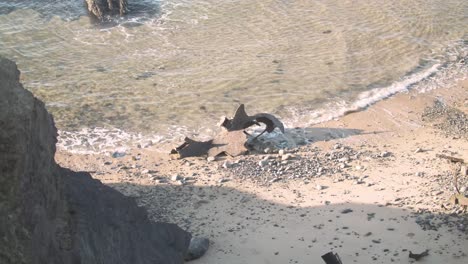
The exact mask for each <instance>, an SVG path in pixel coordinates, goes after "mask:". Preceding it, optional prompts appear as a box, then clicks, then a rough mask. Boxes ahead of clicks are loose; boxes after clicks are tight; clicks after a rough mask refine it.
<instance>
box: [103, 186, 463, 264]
mask: <svg viewBox="0 0 468 264" xmlns="http://www.w3.org/2000/svg"><path fill="white" fill-rule="evenodd" d="M228 185H229V183H228ZM110 186H112V187H113V188H116V189H117V190H119V191H121V192H122V193H124V194H126V195H129V196H132V197H136V198H137V201H138V203H139V204H140V205H141V206H144V207H145V208H147V210H148V212H149V215H150V218H151V219H152V220H154V221H169V222H175V223H177V224H178V225H179V226H181V227H182V228H184V229H186V230H188V231H190V232H192V233H194V234H196V235H202V236H206V237H209V238H210V239H211V241H212V245H211V248H210V250H209V251H208V252H207V254H206V255H205V256H204V257H202V258H201V259H199V260H196V261H193V262H191V263H194V264H196V263H205V264H210V263H246V264H250V263H304V264H305V263H323V261H322V260H321V258H320V256H321V255H323V254H325V253H327V252H329V251H334V252H336V253H338V254H339V255H340V257H341V259H342V261H343V263H344V264H349V263H411V262H412V261H411V260H410V259H409V257H408V255H409V251H413V253H420V252H422V251H424V250H426V249H429V251H430V252H429V254H430V255H429V256H427V257H425V258H424V259H422V261H421V262H422V263H452V264H456V263H467V262H466V261H467V257H466V253H467V252H466V251H467V248H466V245H467V244H466V243H467V242H466V241H467V238H468V237H467V233H466V232H462V231H459V230H457V227H456V226H450V224H441V223H444V222H450V221H448V220H449V219H450V218H451V217H452V216H449V215H434V214H431V213H424V214H416V213H414V212H412V211H411V210H408V209H401V208H393V207H389V206H384V205H382V203H384V202H383V201H378V200H376V201H369V204H356V203H345V204H335V203H333V201H332V202H329V201H325V200H323V198H321V195H320V194H319V193H318V192H317V195H314V196H313V197H316V198H313V199H312V200H314V199H316V200H315V201H313V202H314V203H315V204H317V206H309V207H304V206H301V204H302V203H304V202H310V201H304V198H301V197H300V195H299V196H297V197H296V198H295V199H292V200H291V199H286V198H282V192H278V193H275V194H273V195H272V197H276V198H275V200H276V201H281V202H280V203H278V202H273V201H269V200H265V199H262V198H260V197H258V196H256V195H255V194H252V193H248V192H242V191H238V190H236V189H233V188H230V187H225V186H222V185H219V186H206V187H199V186H191V185H186V186H174V185H158V186H141V185H135V184H131V183H119V184H110ZM288 188H289V187H287V186H286V185H285V186H284V189H285V190H287V191H289V192H291V191H292V192H293V193H295V192H294V190H289V189H288ZM312 191H313V190H311V192H312ZM296 194H297V193H296ZM354 195H359V194H354ZM309 199H310V198H309ZM416 220H417V221H418V222H419V223H420V224H417V223H416ZM421 223H423V224H422V225H421ZM423 229H426V230H423Z"/></svg>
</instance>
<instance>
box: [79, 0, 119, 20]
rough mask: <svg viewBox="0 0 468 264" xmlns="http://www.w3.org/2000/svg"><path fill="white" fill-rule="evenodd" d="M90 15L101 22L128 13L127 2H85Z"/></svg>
mask: <svg viewBox="0 0 468 264" xmlns="http://www.w3.org/2000/svg"><path fill="white" fill-rule="evenodd" d="M85 2H86V6H87V7H88V11H89V12H90V14H92V15H94V16H95V17H96V18H98V19H99V20H104V19H105V18H106V17H108V16H115V15H120V16H123V15H125V14H126V13H127V0H85Z"/></svg>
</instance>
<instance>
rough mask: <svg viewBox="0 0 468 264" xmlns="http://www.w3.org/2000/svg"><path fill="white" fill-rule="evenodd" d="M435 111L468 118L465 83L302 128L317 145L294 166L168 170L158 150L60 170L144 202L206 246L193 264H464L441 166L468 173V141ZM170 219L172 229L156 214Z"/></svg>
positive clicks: (75, 158)
mask: <svg viewBox="0 0 468 264" xmlns="http://www.w3.org/2000/svg"><path fill="white" fill-rule="evenodd" d="M416 94H417V96H415V95H416ZM435 99H439V100H440V101H443V102H444V105H446V106H447V109H458V110H457V111H459V112H461V113H464V114H465V117H466V115H467V114H468V80H463V81H459V82H458V83H457V84H456V85H452V86H449V87H445V88H439V89H435V90H431V91H428V92H426V93H421V94H418V91H416V90H411V91H409V92H407V93H399V94H397V95H394V96H392V97H391V98H388V99H384V100H382V101H379V102H377V103H376V104H374V105H371V106H370V107H368V108H366V109H365V110H363V111H359V112H356V113H352V114H348V115H345V116H343V117H340V118H338V119H336V120H332V121H327V122H325V123H321V124H318V125H314V126H311V127H308V128H300V129H298V130H297V134H298V135H301V136H304V135H305V136H306V138H307V139H309V141H311V142H312V143H309V144H307V145H305V146H302V147H298V148H294V149H290V150H288V151H287V152H289V154H290V155H291V158H290V159H287V160H286V161H287V162H285V164H282V163H281V162H278V161H281V156H280V155H278V154H269V155H267V154H255V155H246V156H240V157H237V158H229V157H225V158H220V159H217V160H216V161H214V162H208V161H206V159H204V158H188V159H183V160H171V159H170V157H169V155H168V154H165V153H162V152H161V151H160V149H159V146H158V145H153V146H148V147H147V148H140V149H139V148H133V149H130V150H129V151H128V152H127V153H126V154H125V156H123V157H120V158H112V157H110V156H107V155H103V154H90V155H81V154H71V153H67V152H66V151H62V150H60V149H59V150H58V151H57V154H56V160H57V162H58V163H59V164H60V165H61V166H64V167H68V168H70V169H73V170H85V171H89V172H91V174H92V175H93V177H94V178H96V179H99V180H101V181H102V182H103V183H105V184H107V185H109V186H111V187H113V188H115V189H117V190H119V191H120V192H122V193H124V194H125V195H128V196H131V197H135V198H136V199H137V202H138V203H139V205H141V206H145V207H146V208H147V209H148V212H149V215H150V218H152V219H153V220H155V221H163V220H164V221H170V222H174V223H176V224H178V225H179V226H181V227H182V228H185V229H187V230H188V231H190V232H193V233H195V234H196V235H203V236H207V237H209V238H210V239H211V241H212V245H211V248H210V249H209V251H208V252H207V254H206V255H205V256H204V257H202V258H201V259H200V260H195V261H193V262H192V263H206V264H210V263H219V262H220V261H223V262H225V263H311V262H320V256H321V255H323V254H325V253H327V252H328V251H330V250H333V251H334V252H336V253H338V254H339V255H340V257H341V259H342V260H343V262H344V263H353V262H356V263H370V262H372V261H374V262H375V261H378V262H379V263H393V262H396V263H411V261H410V260H409V259H408V251H412V252H413V253H420V252H422V251H424V250H426V249H429V250H430V251H429V254H430V255H429V256H427V257H425V258H424V260H425V263H441V262H446V263H466V261H467V260H468V257H467V254H468V252H467V251H466V243H467V240H468V226H467V225H468V216H467V215H466V213H462V212H460V208H458V207H449V208H448V210H444V209H441V205H443V204H447V201H448V199H449V197H450V195H451V194H452V193H453V188H452V177H451V175H452V174H453V170H454V168H453V166H452V164H449V163H448V162H447V161H446V160H443V159H440V158H437V157H436V154H446V155H450V156H456V157H458V158H462V159H464V160H465V162H466V161H468V140H467V139H468V138H467V135H466V134H457V131H458V132H460V131H461V132H462V133H466V130H463V129H466V127H465V128H463V127H461V128H460V129H461V130H457V129H456V127H450V125H449V124H450V122H446V123H447V124H446V125H444V124H445V122H444V118H448V117H446V116H444V113H451V112H450V111H449V110H447V111H445V112H444V111H437V109H436V108H434V103H433V102H434V100H435ZM428 107H429V108H428ZM431 109H435V110H431ZM437 114H440V116H438V115H437ZM424 115H425V117H424V118H423V116H424ZM423 119H424V120H423ZM461 121H463V120H461ZM440 124H442V125H440ZM290 131H292V132H294V129H291V130H290ZM293 138H294V136H293ZM327 155H328V156H327ZM267 156H269V162H268V165H266V166H265V167H263V168H261V167H260V166H259V164H258V163H259V161H261V160H263V159H265V158H266V157H267ZM226 161H227V162H226ZM342 164H344V165H342ZM287 167H289V169H286V168H287ZM318 167H321V168H322V169H321V170H320V169H319V168H318ZM173 179H174V180H173ZM459 184H460V186H461V187H468V179H467V177H466V176H463V177H461V179H460V181H459ZM447 206H449V205H447ZM152 208H154V210H153V209H152ZM156 208H158V210H155V209H156ZM161 209H164V210H163V211H165V212H166V214H165V215H166V217H164V219H162V218H161V216H159V215H154V214H152V212H154V211H161ZM424 229H426V230H424ZM435 229H436V230H435Z"/></svg>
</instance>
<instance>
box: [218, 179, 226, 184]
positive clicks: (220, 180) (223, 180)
mask: <svg viewBox="0 0 468 264" xmlns="http://www.w3.org/2000/svg"><path fill="white" fill-rule="evenodd" d="M228 181H229V179H226V178H221V179H219V181H218V182H219V183H223V182H228Z"/></svg>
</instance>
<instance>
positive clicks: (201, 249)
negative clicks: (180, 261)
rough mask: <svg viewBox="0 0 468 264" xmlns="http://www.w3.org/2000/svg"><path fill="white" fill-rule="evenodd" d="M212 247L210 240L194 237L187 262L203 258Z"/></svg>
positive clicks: (186, 258) (186, 257)
mask: <svg viewBox="0 0 468 264" xmlns="http://www.w3.org/2000/svg"><path fill="white" fill-rule="evenodd" d="M209 247H210V240H209V239H208V238H205V237H192V239H191V240H190V245H189V248H188V251H187V255H186V256H185V260H187V261H189V260H194V259H198V258H200V257H201V256H203V255H204V254H205V253H206V251H207V250H208V248H209Z"/></svg>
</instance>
